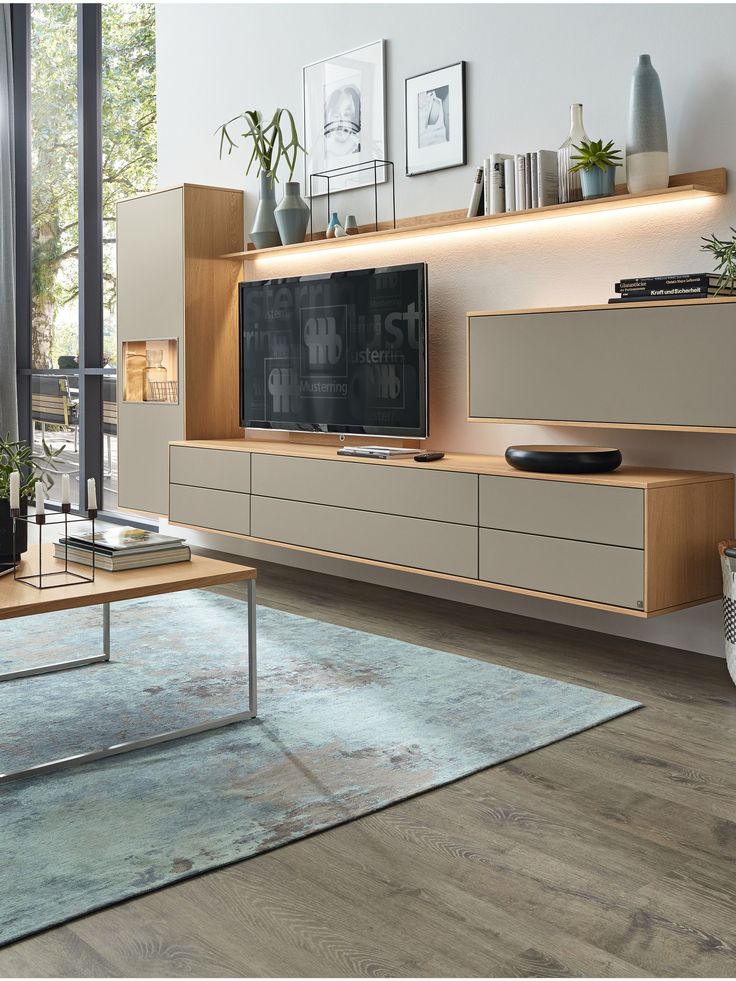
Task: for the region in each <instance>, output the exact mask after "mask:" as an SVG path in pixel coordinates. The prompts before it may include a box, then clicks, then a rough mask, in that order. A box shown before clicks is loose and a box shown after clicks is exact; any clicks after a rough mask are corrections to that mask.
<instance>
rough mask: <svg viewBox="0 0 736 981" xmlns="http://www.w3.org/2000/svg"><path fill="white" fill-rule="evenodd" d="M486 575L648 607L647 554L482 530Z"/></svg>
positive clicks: (510, 582)
mask: <svg viewBox="0 0 736 981" xmlns="http://www.w3.org/2000/svg"><path fill="white" fill-rule="evenodd" d="M480 578H481V579H483V580H485V581H486V582H497V583H502V584H503V585H506V586H519V587H521V588H522V589H534V590H539V591H540V592H543V593H555V594H557V595H559V596H574V597H575V598H577V599H585V600H592V601H594V602H596V603H608V604H611V605H612V606H624V607H628V608H630V609H643V604H644V552H643V551H641V550H639V549H634V548H618V547H616V546H613V545H594V544H591V543H590V542H574V541H568V540H566V539H564V538H545V537H544V536H542V535H522V534H518V533H516V532H511V531H495V530H491V529H488V528H481V530H480Z"/></svg>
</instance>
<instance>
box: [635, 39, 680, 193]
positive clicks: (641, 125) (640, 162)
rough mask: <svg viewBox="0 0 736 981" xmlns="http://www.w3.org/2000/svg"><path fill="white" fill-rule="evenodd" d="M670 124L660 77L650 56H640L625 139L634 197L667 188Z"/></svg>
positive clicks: (668, 179) (668, 180) (668, 178)
mask: <svg viewBox="0 0 736 981" xmlns="http://www.w3.org/2000/svg"><path fill="white" fill-rule="evenodd" d="M669 182H670V164H669V157H668V155H667V122H666V120H665V116H664V101H663V99H662V86H661V85H660V83H659V75H658V74H657V72H656V71H655V70H654V65H652V59H651V58H650V57H649V55H646V54H645V55H639V62H638V64H637V66H636V69H635V71H634V75H633V77H632V79H631V94H630V96H629V130H628V135H627V138H626V183H627V186H628V188H629V191H631V193H632V194H638V193H639V192H640V191H649V190H652V189H653V188H657V187H667V185H668V184H669Z"/></svg>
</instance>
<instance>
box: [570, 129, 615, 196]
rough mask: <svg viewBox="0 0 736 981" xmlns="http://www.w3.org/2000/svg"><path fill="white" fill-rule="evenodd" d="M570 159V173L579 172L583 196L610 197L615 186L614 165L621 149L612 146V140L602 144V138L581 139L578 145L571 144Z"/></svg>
mask: <svg viewBox="0 0 736 981" xmlns="http://www.w3.org/2000/svg"><path fill="white" fill-rule="evenodd" d="M573 150H574V151H575V152H574V153H573V154H571V156H570V159H571V160H573V161H574V163H573V165H572V167H570V173H571V174H577V173H579V174H580V187H581V189H582V192H583V197H584V198H586V199H590V198H610V197H611V195H612V194H613V191H614V188H615V186H616V167H617V166H618V165H619V164H620V163H621V151H620V150H615V149H614V148H613V140H609V141H608V143H606V145H605V146H604V145H603V140H591V141H590V142H589V143H588V142H586V141H585V140H583V141H582V142H581V144H580V146H576V145H575V144H573Z"/></svg>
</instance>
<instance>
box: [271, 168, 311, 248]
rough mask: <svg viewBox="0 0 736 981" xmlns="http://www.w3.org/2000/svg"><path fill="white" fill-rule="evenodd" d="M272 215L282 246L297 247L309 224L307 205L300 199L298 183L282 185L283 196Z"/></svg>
mask: <svg viewBox="0 0 736 981" xmlns="http://www.w3.org/2000/svg"><path fill="white" fill-rule="evenodd" d="M274 215H275V217H276V224H277V226H278V229H279V235H280V236H281V244H282V245H298V244H299V242H303V241H304V236H305V235H306V234H307V225H308V224H309V205H308V204H307V202H306V201H304V200H303V199H302V196H301V187H300V186H299V181H287V182H286V183H285V184H284V196H283V198H282V199H281V202H280V203H279V205H278V207H277V208H276V211H275V212H274Z"/></svg>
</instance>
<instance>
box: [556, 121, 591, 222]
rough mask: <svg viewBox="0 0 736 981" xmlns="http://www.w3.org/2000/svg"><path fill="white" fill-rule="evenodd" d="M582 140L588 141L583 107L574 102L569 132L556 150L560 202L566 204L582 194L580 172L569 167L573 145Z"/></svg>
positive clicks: (576, 199) (577, 198)
mask: <svg viewBox="0 0 736 981" xmlns="http://www.w3.org/2000/svg"><path fill="white" fill-rule="evenodd" d="M583 141H585V142H586V143H589V142H590V140H589V138H588V134H587V133H586V132H585V127H584V126H583V107H582V105H581V104H580V103H579V102H575V103H573V105H571V106H570V133H569V134H568V137H567V139H566V140H565V142H564V143H563V144H562V146H561V147H560V149H559V150H558V151H557V173H558V191H559V196H560V204H567V203H568V201H579V200H580V199H581V198H582V196H583V192H582V190H581V187H580V174H579V173H578V172H577V171H576V172H575V173H574V174H571V173H570V167H571V166H572V164H573V161H572V159H571V158H572V155H573V153H575V150H574V149H573V147H576V146H580V144H581V143H582V142H583Z"/></svg>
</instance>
